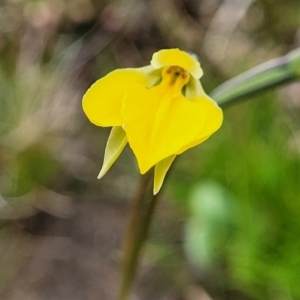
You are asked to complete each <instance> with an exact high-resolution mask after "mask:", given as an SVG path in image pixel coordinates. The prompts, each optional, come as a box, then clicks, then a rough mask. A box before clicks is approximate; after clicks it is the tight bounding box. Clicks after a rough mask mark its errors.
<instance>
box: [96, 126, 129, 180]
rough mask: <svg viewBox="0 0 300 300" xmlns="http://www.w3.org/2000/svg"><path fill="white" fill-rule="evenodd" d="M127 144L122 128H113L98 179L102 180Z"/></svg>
mask: <svg viewBox="0 0 300 300" xmlns="http://www.w3.org/2000/svg"><path fill="white" fill-rule="evenodd" d="M126 144H127V138H126V133H125V131H124V130H123V129H122V127H113V128H112V130H111V132H110V135H109V138H108V140H107V144H106V148H105V153H104V161H103V166H102V169H101V171H100V173H99V175H98V177H97V178H98V179H100V178H102V177H103V176H104V175H105V174H106V173H107V171H108V170H109V169H110V167H111V166H112V165H113V163H114V162H115V161H116V160H117V158H118V157H119V155H120V154H121V152H122V150H123V149H124V147H125V146H126Z"/></svg>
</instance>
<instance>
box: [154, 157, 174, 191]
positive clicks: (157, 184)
mask: <svg viewBox="0 0 300 300" xmlns="http://www.w3.org/2000/svg"><path fill="white" fill-rule="evenodd" d="M175 157H176V155H171V156H169V157H167V158H165V159H163V160H162V161H160V162H158V163H157V164H156V165H155V170H154V185H153V194H154V195H156V194H157V193H158V192H159V190H160V188H161V187H162V185H163V182H164V179H165V177H166V174H167V172H168V170H169V169H170V167H171V165H172V163H173V161H174V159H175Z"/></svg>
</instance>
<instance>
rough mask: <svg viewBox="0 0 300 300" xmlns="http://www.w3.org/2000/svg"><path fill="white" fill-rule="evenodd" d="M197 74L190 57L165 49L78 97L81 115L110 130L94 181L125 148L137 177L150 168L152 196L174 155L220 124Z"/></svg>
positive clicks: (220, 117) (219, 114) (220, 118)
mask: <svg viewBox="0 0 300 300" xmlns="http://www.w3.org/2000/svg"><path fill="white" fill-rule="evenodd" d="M202 74H203V72H202V69H201V67H200V64H199V62H198V61H197V60H196V59H195V58H194V57H193V56H191V55H189V54H188V53H186V52H183V51H181V50H179V49H166V50H160V51H158V52H156V53H154V54H153V57H152V60H151V64H150V65H149V66H146V67H142V68H126V69H118V70H115V71H113V72H111V73H109V74H108V75H106V76H105V77H103V78H101V79H99V80H98V81H96V82H95V83H94V84H93V85H92V86H91V87H90V88H89V90H88V91H87V92H86V94H85V95H84V97H83V103H82V105H83V110H84V112H85V114H86V115H87V117H88V118H89V120H90V121H91V122H92V123H94V124H95V125H98V126H102V127H111V126H112V127H113V128H112V131H111V134H110V136H109V139H108V142H107V145H106V149H105V156H104V162H103V166H102V169H101V171H100V174H99V176H98V178H101V177H102V176H104V175H105V174H106V172H107V171H108V170H109V168H110V167H111V166H112V164H113V163H114V162H115V161H116V159H117V158H118V156H119V155H120V153H121V152H122V150H123V148H124V147H125V145H126V144H127V142H128V143H129V146H130V147H131V149H132V151H133V153H134V154H135V156H136V159H137V163H138V166H139V169H140V172H141V174H144V173H146V172H147V171H148V170H149V169H150V168H151V167H153V166H155V173H154V194H156V193H157V192H158V191H159V189H160V188H161V186H162V183H163V180H164V177H165V175H166V173H167V171H168V169H169V168H170V166H171V164H172V162H173V160H174V159H175V157H176V155H178V154H181V153H182V152H184V151H186V150H187V149H189V148H191V147H194V146H196V145H198V144H200V143H202V142H204V141H205V140H206V139H208V138H209V137H210V136H211V135H212V134H213V133H214V132H215V131H216V130H218V129H219V128H220V126H221V124H222V121H223V114H222V110H221V109H220V108H219V107H218V105H217V104H216V103H215V102H214V101H213V100H212V99H211V98H210V97H209V96H208V95H206V94H205V92H204V91H203V89H202V86H201V84H200V81H199V79H200V77H201V76H202Z"/></svg>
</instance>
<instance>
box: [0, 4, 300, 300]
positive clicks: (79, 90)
mask: <svg viewBox="0 0 300 300" xmlns="http://www.w3.org/2000/svg"><path fill="white" fill-rule="evenodd" d="M299 16H300V2H299V1H298V0H286V1H284V2H282V1H281V0H272V1H271V0H257V1H251V0H243V1H231V0H227V1H218V0H213V1H212V0H204V1H197V0H178V1H177V0H176V1H171V0H167V1H158V0H152V1H137V0H130V1H125V0H124V1H121V0H116V1H108V0H107V1H105V0H104V1H92V0H76V1H63V0H35V1H29V0H27V1H26V0H5V1H1V3H0V195H1V196H0V226H1V228H0V232H1V234H0V253H4V251H5V249H7V247H5V242H3V243H2V241H5V237H6V236H8V235H10V233H11V231H10V230H8V228H10V226H11V228H14V230H13V231H12V232H13V233H12V234H11V236H12V237H14V238H15V239H18V238H19V236H20V234H21V235H22V231H20V230H19V231H17V232H18V234H15V228H16V227H15V225H14V224H13V225H11V224H10V223H9V222H8V223H7V220H11V219H13V218H16V215H17V216H18V218H20V219H22V218H25V217H26V216H27V215H28V208H31V207H34V208H35V209H37V208H38V209H41V210H45V211H47V212H51V213H53V212H55V213H57V215H60V214H59V211H58V210H60V208H53V207H51V205H54V204H55V203H57V201H54V198H55V197H54V196H53V195H54V194H52V192H55V195H60V194H67V195H72V196H73V198H74V199H76V200H79V199H84V200H85V201H87V202H89V201H94V200H95V199H97V201H99V200H103V199H115V198H116V199H129V198H130V197H131V195H132V193H133V192H134V190H135V187H136V185H137V180H136V179H137V172H136V167H135V165H134V160H133V159H132V156H131V153H130V151H129V150H127V151H125V153H123V154H122V156H121V160H119V161H118V163H117V164H116V165H115V166H114V167H113V168H112V170H111V171H110V173H109V174H107V175H106V176H105V177H104V178H103V179H102V180H101V181H97V180H96V175H97V174H98V171H99V169H100V165H101V160H102V157H103V150H104V144H105V141H106V138H107V134H108V132H107V131H106V130H100V129H99V128H96V127H94V126H92V125H90V124H89V123H88V121H87V120H86V118H85V117H84V116H83V114H82V112H81V96H82V94H83V93H84V91H85V90H86V88H87V87H88V86H89V85H90V84H91V83H92V82H94V81H95V80H96V79H97V78H99V77H100V76H103V75H104V74H106V73H107V72H108V71H111V70H112V69H114V68H116V67H127V66H133V67H136V66H142V65H146V64H148V63H149V60H150V58H151V55H152V53H153V52H154V51H156V50H158V49H162V48H166V47H168V48H169V47H178V48H181V49H183V50H187V51H191V52H193V53H196V54H197V55H198V56H199V58H200V61H201V64H202V66H203V68H204V72H205V75H204V77H203V80H202V83H203V86H204V88H205V90H206V91H208V92H209V91H211V90H213V89H214V88H215V87H217V86H218V85H219V84H221V83H222V82H224V81H225V80H227V79H229V78H231V77H233V76H235V75H237V74H239V73H241V72H244V71H245V70H247V69H249V68H252V67H254V66H255V65H257V64H259V63H262V62H264V61H266V60H268V59H271V58H274V57H277V56H281V55H284V54H286V53H287V52H288V51H290V50H292V49H294V48H296V47H299V45H300V38H299V36H300V31H299V20H300V17H299ZM299 95H300V87H299V83H296V84H293V85H289V86H287V87H285V88H282V89H280V90H278V89H277V90H276V89H274V90H273V91H270V92H267V93H263V94H261V95H258V96H255V98H251V99H249V100H251V101H248V102H245V103H241V104H239V105H236V106H234V107H230V108H228V109H226V110H225V123H224V125H223V127H222V130H220V131H219V132H218V133H217V134H216V135H215V136H214V137H213V138H212V139H210V140H209V142H207V143H205V144H203V145H201V146H200V147H196V148H194V149H191V150H190V151H188V152H186V153H185V154H184V155H182V156H181V157H179V158H178V160H177V162H176V164H175V166H174V167H173V169H172V172H170V176H169V187H168V188H167V190H166V196H165V199H164V201H163V202H164V203H163V204H161V207H160V208H161V209H160V210H158V216H157V220H156V223H155V224H154V229H153V232H152V236H151V239H150V242H149V245H148V246H149V247H148V248H147V251H146V260H147V258H148V260H150V261H152V262H154V263H155V262H156V263H157V266H158V268H159V267H160V268H161V269H163V270H165V271H166V273H167V274H168V278H169V279H168V280H169V281H168V282H167V283H166V284H168V285H169V286H168V288H169V289H172V290H174V289H175V290H179V291H180V293H182V294H184V292H183V291H184V289H185V288H187V286H188V285H189V284H194V283H195V282H197V283H198V284H199V285H200V286H202V287H204V288H205V289H206V290H207V291H208V293H209V294H210V295H211V297H212V298H213V299H234V300H244V299H250V300H262V299H266V300H267V299H270V300H271V299H272V300H281V299H299V298H300V286H299V284H298V282H299V280H300V274H299V270H300V261H299V260H300V258H299V254H298V252H299V248H300V244H299V243H300V241H299V238H298V236H299V233H300V205H299V203H300V202H299V178H300V159H299V158H300V157H299V155H300V151H299V149H300V135H299V132H300V131H299V128H300V123H299V120H300V118H299V115H300V100H299ZM133 170H134V171H133ZM41 190H42V191H43V192H45V191H49V192H51V193H50V194H49V193H48V194H47V195H50V197H49V199H48V200H47V201H45V200H44V197H36V196H33V195H36V193H39V192H40V191H41ZM43 195H44V194H43ZM99 195H100V199H99ZM57 199H59V201H64V200H63V199H64V198H63V197H62V198H59V197H58V198H57ZM111 201H112V200H111ZM98 203H99V205H100V204H101V201H99V202H98ZM74 205H75V204H74ZM7 207H9V208H10V209H9V210H7ZM59 207H60V206H59ZM3 208H5V209H3ZM16 211H17V214H16ZM7 212H9V213H7ZM35 213H37V211H36V210H34V211H30V215H32V214H35ZM110 222H111V223H114V222H117V220H115V219H111V220H110ZM3 224H5V225H3ZM7 224H8V225H7ZM2 225H3V226H2ZM122 226H123V225H122ZM182 227H183V228H184V230H183V229H182ZM17 228H18V227H17ZM20 232H21V233H20ZM183 232H184V237H182V233H183ZM14 234H15V235H14ZM25 236H26V235H25ZM26 238H27V236H26ZM93 238H94V237H92V238H91V239H93ZM19 241H20V240H18V242H19ZM26 243H27V244H28V245H31V244H32V243H31V240H30V241H28V239H27V240H26ZM155 244H158V245H157V246H156V247H155ZM11 245H12V246H11V247H10V248H9V249H10V250H9V254H10V259H9V260H5V257H6V256H4V255H3V256H2V257H1V258H0V269H1V273H2V272H3V274H9V275H7V276H4V275H2V276H0V280H1V282H2V279H1V278H2V277H3V278H4V277H6V278H5V280H4V279H3V282H5V286H8V284H9V282H8V281H9V280H8V279H10V280H13V278H14V276H15V275H16V274H17V273H18V270H19V268H20V265H21V263H20V261H21V260H23V259H25V258H24V256H25V257H27V252H26V251H27V250H26V249H29V248H30V247H25V248H24V253H25V252H26V253H25V254H26V255H25V254H24V253H23V255H21V256H20V255H18V253H19V252H20V251H16V252H14V251H15V250H16V249H17V250H20V249H21V248H22V247H21V246H19V244H18V243H16V245H15V244H13V243H12V244H11ZM14 245H15V246H14ZM183 249H185V254H184V253H183ZM1 251H2V252H1ZM33 251H34V250H33ZM14 256H15V257H16V259H11V257H14ZM20 257H22V259H20ZM185 257H186V258H187V261H188V265H189V271H186V267H185V266H184V267H183V266H182V265H183V264H184V263H183V262H184V261H185ZM18 258H19V259H18ZM17 262H18V265H16V263H17ZM181 262H182V263H181ZM172 264H173V268H172V266H170V265H172ZM175 264H176V268H175V267H174V265H175ZM4 269H5V270H4ZM8 269H9V270H10V272H6V271H7V270H8ZM3 270H4V271H3ZM177 270H178V273H177ZM85 272H88V271H86V270H85ZM85 272H83V274H85ZM91 272H92V271H91ZM185 272H187V273H188V274H192V275H189V276H187V275H186V274H185V275H183V273H185ZM157 276H158V275H157ZM187 277H188V278H189V279H187ZM157 278H158V279H157V280H158V281H160V282H159V283H160V286H161V285H163V284H164V281H162V280H160V279H161V277H159V276H158V277H157ZM182 278H184V279H182ZM107 280H108V279H107ZM183 283H184V285H186V286H185V287H183V286H182V285H183ZM116 284H117V283H116ZM141 284H143V283H141ZM144 285H147V284H146V283H144ZM172 285H174V286H175V287H174V286H172ZM0 286H1V289H2V286H4V284H0ZM5 286H4V287H5ZM4 287H3V288H4ZM154 288H155V284H154V283H153V284H152V289H154ZM147 292H148V293H149V295H153V294H155V293H154V291H150V290H149V289H148V290H147ZM0 293H1V290H0ZM151 293H152V294H151ZM149 297H150V296H149ZM41 298H43V299H47V298H46V296H45V295H44V297H41ZM10 299H11V298H10ZM49 299H50V298H49ZM61 299H65V298H64V297H63V296H62V298H61ZM144 299H146V297H145V298H144ZM157 299H158V296H157ZM174 299H175V297H174ZM186 299H188V300H193V299H196V298H192V297H190V298H189V296H186Z"/></svg>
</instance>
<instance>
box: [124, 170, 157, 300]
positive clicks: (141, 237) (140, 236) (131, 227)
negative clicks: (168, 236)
mask: <svg viewBox="0 0 300 300" xmlns="http://www.w3.org/2000/svg"><path fill="white" fill-rule="evenodd" d="M152 178H153V172H152V171H149V172H148V173H146V174H145V175H143V176H142V177H141V182H140V185H139V189H138V192H137V195H136V197H135V199H134V202H133V208H132V210H131V215H130V217H129V223H128V228H127V232H126V234H125V238H124V245H123V247H124V248H123V251H124V261H123V272H122V281H121V288H120V294H119V300H126V299H128V296H129V293H130V289H131V286H132V283H133V280H134V277H135V273H136V270H137V267H138V262H139V258H140V254H141V250H142V246H143V244H144V242H145V240H146V237H147V234H148V231H149V227H150V224H151V220H152V217H153V215H154V210H155V206H156V203H157V199H158V195H155V196H154V195H153V192H152Z"/></svg>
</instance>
